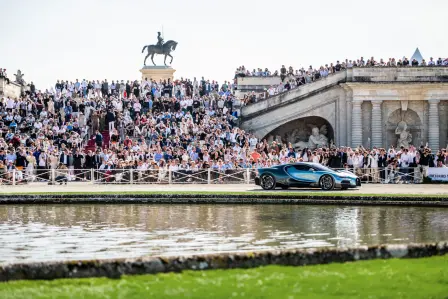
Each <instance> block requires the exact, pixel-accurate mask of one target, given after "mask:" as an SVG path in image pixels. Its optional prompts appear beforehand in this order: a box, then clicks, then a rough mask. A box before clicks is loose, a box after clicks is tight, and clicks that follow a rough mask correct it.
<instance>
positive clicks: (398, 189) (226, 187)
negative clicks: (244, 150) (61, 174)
mask: <svg viewBox="0 0 448 299" xmlns="http://www.w3.org/2000/svg"><path fill="white" fill-rule="evenodd" d="M132 191H136V192H142V191H159V192H160V191H172V192H176V191H193V192H194V191H198V192H200V191H208V192H225V191H227V192H231V191H236V192H242V191H249V192H264V191H263V190H262V189H261V187H259V186H255V185H245V184H221V185H206V184H173V185H158V184H152V185H149V184H148V185H93V184H91V183H82V182H73V183H69V184H68V185H67V186H65V185H62V186H60V185H56V186H49V185H47V184H44V183H31V184H27V185H18V186H0V195H1V194H10V193H33V192H48V193H53V192H117V193H119V192H132ZM275 192H295V193H296V192H316V193H322V192H324V191H321V190H320V189H309V188H301V189H295V188H293V189H289V190H280V189H277V190H275ZM337 192H341V193H349V194H356V193H362V194H385V195H386V194H427V195H431V194H433V195H436V194H446V195H447V196H448V185H432V184H431V185H426V184H425V185H422V184H415V185H410V184H409V185H407V184H399V185H385V184H365V185H363V186H362V187H361V188H358V189H352V190H347V191H340V190H338V191H337Z"/></svg>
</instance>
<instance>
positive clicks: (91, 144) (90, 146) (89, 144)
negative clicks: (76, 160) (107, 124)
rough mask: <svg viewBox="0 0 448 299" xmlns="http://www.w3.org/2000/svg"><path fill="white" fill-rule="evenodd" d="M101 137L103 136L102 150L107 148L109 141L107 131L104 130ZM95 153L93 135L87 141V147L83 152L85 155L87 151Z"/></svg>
mask: <svg viewBox="0 0 448 299" xmlns="http://www.w3.org/2000/svg"><path fill="white" fill-rule="evenodd" d="M101 135H103V149H105V148H108V147H109V141H110V135H109V131H108V130H104V131H102V132H101ZM89 150H90V151H92V152H95V150H96V144H95V135H93V136H92V137H91V138H90V139H89V141H87V145H86V146H85V147H84V152H85V153H87V152H88V151H89Z"/></svg>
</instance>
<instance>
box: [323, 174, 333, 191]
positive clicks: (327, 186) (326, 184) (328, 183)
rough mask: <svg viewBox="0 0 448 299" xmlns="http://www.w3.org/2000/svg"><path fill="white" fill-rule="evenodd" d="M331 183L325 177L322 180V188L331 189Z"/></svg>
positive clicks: (328, 178)
mask: <svg viewBox="0 0 448 299" xmlns="http://www.w3.org/2000/svg"><path fill="white" fill-rule="evenodd" d="M332 186H333V182H332V180H331V178H330V177H328V176H326V177H323V178H322V187H323V188H324V189H331V187H332Z"/></svg>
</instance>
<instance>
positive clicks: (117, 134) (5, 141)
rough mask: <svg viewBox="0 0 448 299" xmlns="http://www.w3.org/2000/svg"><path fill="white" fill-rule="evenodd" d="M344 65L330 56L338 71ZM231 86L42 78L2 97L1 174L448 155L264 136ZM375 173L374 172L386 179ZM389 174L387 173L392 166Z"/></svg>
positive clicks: (384, 163)
mask: <svg viewBox="0 0 448 299" xmlns="http://www.w3.org/2000/svg"><path fill="white" fill-rule="evenodd" d="M339 65H340V67H341V68H342V64H339V63H337V64H336V67H333V66H332V65H330V69H331V72H333V71H337V69H339ZM310 69H312V68H311V67H310ZM290 71H291V72H294V71H293V70H292V68H291V69H290ZM298 72H299V74H306V73H307V72H306V71H303V70H298ZM294 73H295V72H294ZM3 74H4V73H3ZM229 85H230V83H229V82H224V83H223V84H219V83H218V82H216V81H213V80H212V81H210V80H205V79H204V78H203V77H202V79H201V80H197V79H196V78H194V79H193V80H189V79H183V78H181V79H180V80H176V81H174V82H170V81H169V80H168V81H159V82H156V81H154V80H142V81H126V82H124V81H123V80H121V81H120V80H114V81H112V82H110V83H109V82H108V81H107V80H102V81H97V80H95V81H88V80H81V81H80V80H75V81H74V82H68V81H64V80H58V81H57V82H56V84H55V86H54V87H52V88H50V89H49V90H46V91H39V90H36V88H35V87H34V85H33V87H32V88H30V90H29V91H27V92H26V93H25V94H23V95H22V96H21V97H20V98H17V99H14V98H10V97H1V98H0V180H1V182H2V183H4V184H9V183H11V181H12V174H13V173H15V174H16V176H17V177H16V178H15V180H16V181H17V182H29V181H48V180H50V174H51V170H52V169H55V170H57V171H58V172H57V174H58V176H57V181H59V182H67V180H89V179H92V177H91V172H89V171H82V169H87V170H90V169H94V170H95V173H96V174H98V176H99V174H101V178H102V179H103V181H104V182H106V181H107V182H109V181H121V180H124V181H129V180H131V178H130V177H129V175H130V174H129V172H127V171H126V170H129V169H133V170H135V171H133V173H134V175H136V178H135V179H137V180H145V179H147V180H155V181H158V182H167V180H168V172H170V173H171V172H172V173H175V176H174V178H175V179H182V180H186V181H189V180H191V179H192V178H191V176H188V174H194V173H199V172H202V171H203V170H207V169H211V170H213V173H215V177H214V178H215V180H216V182H222V181H223V180H225V178H226V176H225V175H226V174H229V173H236V172H238V171H239V170H244V169H256V168H259V167H266V166H271V165H275V164H283V163H290V162H295V161H312V162H316V163H320V164H322V165H327V166H329V167H332V168H350V169H353V171H355V172H357V173H358V174H359V175H360V176H365V175H368V174H369V173H370V171H371V170H370V169H375V168H379V169H386V168H387V169H397V168H407V167H420V166H421V168H422V169H423V168H427V167H436V166H440V167H443V166H446V165H447V164H448V156H447V153H446V150H445V149H442V150H440V151H439V152H437V153H431V150H430V149H428V148H427V147H422V148H419V149H415V148H413V147H412V148H410V149H398V150H396V149H393V148H391V149H389V150H387V151H386V150H384V149H376V148H374V149H372V150H368V149H364V148H357V149H350V148H346V147H340V148H336V147H329V148H319V149H313V150H308V149H304V150H301V151H296V150H295V149H294V148H293V147H292V146H291V144H288V143H286V142H281V141H280V142H275V141H274V142H271V143H268V142H267V141H266V140H259V139H257V138H256V137H255V136H254V135H252V134H251V133H249V132H245V131H244V130H242V129H240V128H239V127H238V126H237V122H238V114H237V111H236V110H235V109H234V101H235V97H234V95H233V94H232V92H231V87H230V86H229ZM91 141H93V145H92V146H89V145H88V144H89V143H91ZM374 173H377V172H372V175H370V177H371V178H372V180H373V181H378V180H377V179H378V177H377V176H375V175H373V174H374ZM381 173H382V174H381ZM381 173H380V174H379V176H381V178H383V180H384V179H386V172H381ZM422 173H423V172H422ZM182 174H183V175H184V177H182ZM185 175H186V176H185ZM179 176H180V177H179ZM132 179H134V178H132ZM242 179H246V178H244V177H242Z"/></svg>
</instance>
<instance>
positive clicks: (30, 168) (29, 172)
mask: <svg viewBox="0 0 448 299" xmlns="http://www.w3.org/2000/svg"><path fill="white" fill-rule="evenodd" d="M26 160H27V161H28V165H27V166H26V169H25V176H26V177H27V178H29V179H28V180H29V181H31V182H34V180H35V178H36V176H35V175H34V167H35V166H36V158H35V157H34V156H33V155H31V154H29V155H28V156H27V157H26Z"/></svg>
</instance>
